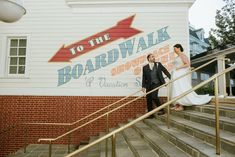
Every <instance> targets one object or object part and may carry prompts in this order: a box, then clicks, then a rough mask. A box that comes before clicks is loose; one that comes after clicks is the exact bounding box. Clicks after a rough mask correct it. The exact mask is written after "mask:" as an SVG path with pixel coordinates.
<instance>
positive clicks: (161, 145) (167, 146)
mask: <svg viewBox="0 0 235 157" xmlns="http://www.w3.org/2000/svg"><path fill="white" fill-rule="evenodd" d="M134 128H135V129H136V130H137V132H139V133H140V134H141V136H143V138H144V139H145V140H146V141H148V143H149V144H150V145H151V146H152V147H153V149H154V150H155V151H156V152H157V153H158V154H159V156H161V157H176V156H177V157H178V156H179V157H189V155H188V154H187V153H185V152H183V151H182V150H180V149H179V148H178V147H176V146H175V145H173V144H172V143H170V142H169V141H168V140H166V139H165V138H164V137H162V136H161V135H160V134H158V133H157V132H155V131H154V130H152V129H151V128H150V127H149V126H147V125H146V124H145V123H143V122H138V123H137V124H135V125H134Z"/></svg>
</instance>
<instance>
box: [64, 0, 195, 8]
mask: <svg viewBox="0 0 235 157" xmlns="http://www.w3.org/2000/svg"><path fill="white" fill-rule="evenodd" d="M65 2H66V4H67V5H68V6H69V7H71V8H79V7H89V6H94V5H95V6H115V5H118V6H129V5H131V6H135V7H136V6H143V5H149V6H152V5H166V4H167V5H169V4H171V5H173V4H175V5H179V4H180V5H187V6H188V7H191V5H192V4H193V3H194V2H195V0H165V1H164V0H139V1H133V0H65Z"/></svg>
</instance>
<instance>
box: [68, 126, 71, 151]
mask: <svg viewBox="0 0 235 157" xmlns="http://www.w3.org/2000/svg"><path fill="white" fill-rule="evenodd" d="M70 128H71V126H69V127H68V131H70ZM70 142H71V134H69V135H68V153H70Z"/></svg>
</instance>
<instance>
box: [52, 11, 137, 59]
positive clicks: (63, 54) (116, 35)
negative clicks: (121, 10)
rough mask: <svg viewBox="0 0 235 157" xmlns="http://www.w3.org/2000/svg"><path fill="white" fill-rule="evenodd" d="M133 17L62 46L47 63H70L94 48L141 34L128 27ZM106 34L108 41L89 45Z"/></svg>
mask: <svg viewBox="0 0 235 157" xmlns="http://www.w3.org/2000/svg"><path fill="white" fill-rule="evenodd" d="M134 17H135V16H134V15H133V16H131V17H128V18H126V19H124V20H122V21H119V22H118V23H117V25H116V26H114V27H111V28H109V29H107V30H105V31H103V32H100V33H97V34H95V35H92V36H90V37H88V38H86V39H83V40H81V41H78V42H76V43H73V44H71V45H68V46H66V47H65V46H64V45H63V46H62V47H61V48H60V49H59V50H58V51H57V52H56V54H55V55H54V56H53V57H52V58H51V59H50V60H49V62H70V60H71V59H73V58H75V57H78V56H80V55H82V54H85V53H87V52H89V51H92V50H94V49H96V48H99V47H101V46H104V45H106V44H108V43H110V42H112V41H115V40H118V39H120V38H124V39H126V38H129V37H131V36H134V35H136V34H138V33H141V32H142V31H140V30H137V29H135V28H131V27H130V26H131V24H132V21H133V19H134ZM107 34H108V35H109V40H106V41H104V42H101V43H99V44H94V45H92V44H90V43H89V41H91V40H92V39H95V38H99V37H104V36H105V35H107ZM81 45H82V46H83V50H80V51H78V50H77V47H78V46H81ZM71 49H73V53H72V52H71V51H72V50H71Z"/></svg>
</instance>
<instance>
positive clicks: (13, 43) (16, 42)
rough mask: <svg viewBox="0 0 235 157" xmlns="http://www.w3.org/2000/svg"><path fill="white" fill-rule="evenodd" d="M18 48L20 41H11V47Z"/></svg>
mask: <svg viewBox="0 0 235 157" xmlns="http://www.w3.org/2000/svg"><path fill="white" fill-rule="evenodd" d="M17 46H18V39H11V47H17Z"/></svg>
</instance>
